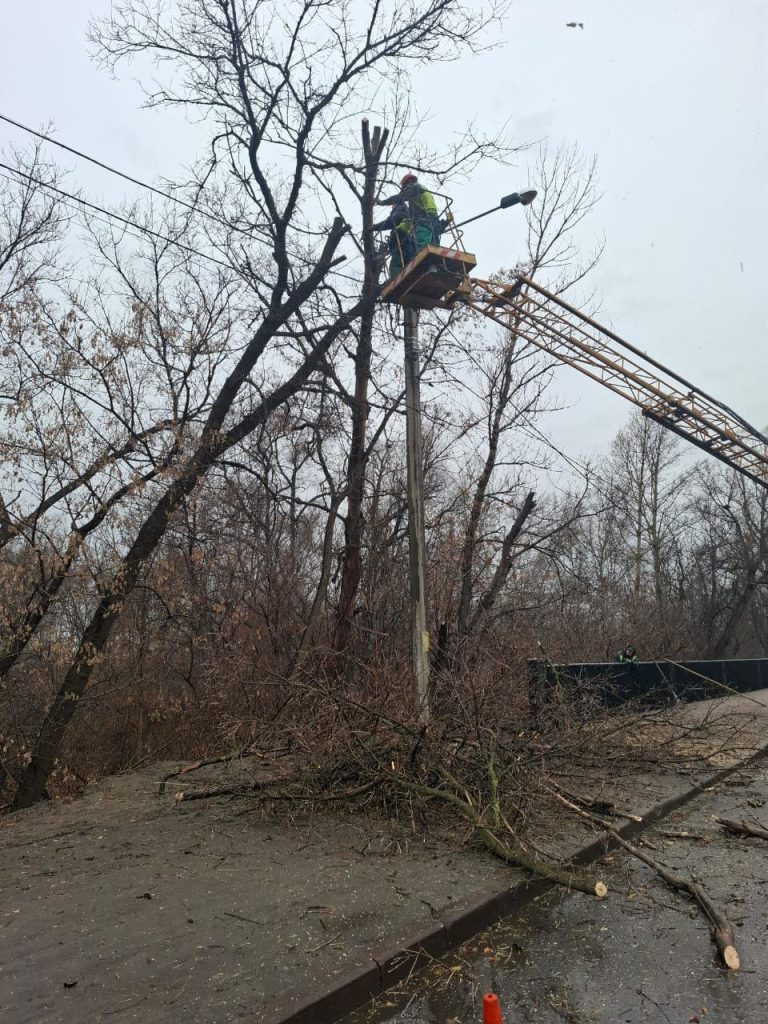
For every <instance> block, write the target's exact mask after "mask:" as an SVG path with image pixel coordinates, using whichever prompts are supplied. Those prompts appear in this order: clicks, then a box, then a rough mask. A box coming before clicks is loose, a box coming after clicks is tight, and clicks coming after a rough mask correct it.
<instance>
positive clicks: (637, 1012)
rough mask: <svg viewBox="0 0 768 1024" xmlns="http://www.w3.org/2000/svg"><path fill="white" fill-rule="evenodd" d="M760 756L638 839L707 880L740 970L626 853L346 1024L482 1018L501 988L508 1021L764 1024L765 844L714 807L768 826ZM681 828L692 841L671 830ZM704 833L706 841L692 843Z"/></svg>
mask: <svg viewBox="0 0 768 1024" xmlns="http://www.w3.org/2000/svg"><path fill="white" fill-rule="evenodd" d="M766 772H767V769H766V766H765V764H764V763H763V764H761V766H760V767H759V768H751V769H748V770H743V771H741V772H739V773H737V774H736V775H734V776H732V777H731V778H729V779H728V780H727V781H726V782H724V783H721V784H719V785H718V786H716V787H715V788H714V789H713V790H711V791H708V792H706V793H705V794H704V795H703V796H702V797H700V798H698V799H697V800H695V801H694V802H693V803H691V804H689V805H688V806H687V807H685V808H683V809H682V810H680V811H678V812H676V813H675V814H673V815H671V816H670V817H669V818H667V819H665V820H664V821H663V822H660V823H659V824H658V826H656V827H655V828H653V829H650V830H649V831H648V832H647V833H645V834H644V841H645V842H647V843H648V844H650V848H648V849H647V852H649V853H650V854H651V856H652V857H654V858H655V859H656V860H659V861H661V862H662V863H664V864H666V865H668V866H669V867H671V868H673V869H674V870H675V871H677V872H678V873H682V874H685V873H687V874H689V875H693V876H694V877H695V878H696V879H697V880H699V881H700V882H702V883H703V884H704V886H705V888H706V889H707V891H708V892H709V894H710V895H711V896H712V897H713V899H714V900H715V902H716V903H717V904H718V905H719V907H720V909H721V910H722V911H724V912H725V913H726V914H727V916H728V917H729V918H730V920H731V923H732V924H733V925H734V930H735V936H736V947H737V949H738V951H739V954H740V957H741V964H742V969H741V970H740V971H738V972H735V973H734V972H730V971H728V970H726V969H725V968H723V967H722V966H720V961H719V958H718V956H717V953H716V950H715V947H714V945H713V943H712V942H711V940H710V937H709V926H708V922H707V921H706V919H705V918H704V917H703V915H702V913H701V911H700V910H699V909H698V907H696V906H695V905H694V904H693V903H692V902H691V901H690V900H688V899H686V898H685V897H684V896H682V895H680V894H678V893H675V892H673V891H672V890H670V889H669V888H668V887H667V886H665V885H664V883H663V882H661V880H660V879H659V878H658V877H657V876H656V875H655V874H654V872H652V871H651V870H650V869H649V868H647V867H646V866H645V865H643V864H641V863H640V862H639V861H637V860H636V859H635V858H632V857H630V856H629V855H628V854H625V853H615V854H613V855H609V857H608V863H607V864H606V865H605V867H604V874H603V877H604V878H605V880H606V882H607V883H608V885H609V890H610V891H609V896H608V898H607V899H605V900H602V901H598V900H596V899H594V898H591V897H588V896H585V895H582V894H581V893H574V894H572V895H566V894H559V893H550V894H548V895H547V896H544V897H542V898H541V899H540V900H539V901H538V902H537V903H535V904H533V905H532V906H530V907H529V908H527V909H526V910H525V911H524V912H522V913H521V914H520V915H519V916H517V917H515V918H513V919H509V920H507V921H505V922H502V923H501V924H500V925H497V926H496V927H495V928H492V929H490V930H488V931H486V932H484V933H482V934H480V935H478V936H476V937H475V938H474V939H472V940H471V941H470V942H469V943H467V944H466V945H465V946H463V947H461V948H460V949H459V950H457V951H456V952H455V953H454V954H452V955H450V956H448V957H446V958H445V959H443V960H440V961H437V960H433V961H430V962H428V963H426V964H425V967H424V968H423V969H422V970H421V971H419V972H418V973H417V974H414V975H413V976H412V977H411V979H410V980H409V981H407V982H405V983H403V984H402V985H401V986H400V987H399V988H398V989H396V990H393V991H390V992H388V993H385V995H383V996H380V997H379V998H378V1000H377V1001H375V1002H374V1003H373V1004H371V1005H369V1006H368V1007H366V1008H364V1009H363V1010H360V1011H358V1013H356V1014H354V1015H352V1016H351V1017H348V1018H346V1019H345V1020H346V1024H353V1022H354V1024H362V1022H365V1024H374V1022H377V1024H378V1022H384V1021H389V1022H393V1024H470V1022H480V1021H481V1019H482V1013H481V1009H480V1005H481V1002H482V995H483V993H484V992H488V991H493V992H496V993H497V994H498V995H499V997H500V999H501V1004H502V1008H503V1010H504V1020H505V1022H506V1024H528V1022H536V1024H550V1022H551V1024H563V1022H566V1024H587V1022H595V1024H657V1022H658V1024H665V1022H668V1024H678V1022H679V1024H685V1022H689V1024H696V1022H699V1024H762V1022H764V1021H768V843H767V842H765V841H762V840H760V839H749V838H740V837H736V836H731V835H726V834H725V833H724V832H723V831H722V829H721V828H720V827H719V826H718V825H717V824H716V823H715V822H714V821H713V815H720V816H723V817H730V818H737V819H740V820H744V819H746V820H751V821H752V823H753V824H756V823H758V822H759V823H761V824H762V826H763V827H766V824H767V823H768V776H767V774H766ZM680 832H687V833H690V834H691V835H692V836H693V837H694V838H680V837H678V836H675V835H673V834H674V833H680ZM695 837H700V838H695Z"/></svg>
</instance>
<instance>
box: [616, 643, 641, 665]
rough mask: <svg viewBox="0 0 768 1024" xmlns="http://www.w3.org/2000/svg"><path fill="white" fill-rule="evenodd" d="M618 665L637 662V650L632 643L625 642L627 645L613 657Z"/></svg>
mask: <svg viewBox="0 0 768 1024" xmlns="http://www.w3.org/2000/svg"><path fill="white" fill-rule="evenodd" d="M613 660H614V661H616V662H618V663H619V664H620V665H636V664H637V652H636V651H635V648H634V646H633V644H627V646H626V647H625V648H624V649H623V650H621V651H619V652H618V653H617V654H616V656H615V657H614V659H613Z"/></svg>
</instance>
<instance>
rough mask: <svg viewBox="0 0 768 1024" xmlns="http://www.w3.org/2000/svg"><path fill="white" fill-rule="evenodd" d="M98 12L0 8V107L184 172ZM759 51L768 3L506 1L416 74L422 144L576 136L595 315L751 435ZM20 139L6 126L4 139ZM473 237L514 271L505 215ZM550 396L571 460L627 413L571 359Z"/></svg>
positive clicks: (41, 4)
mask: <svg viewBox="0 0 768 1024" xmlns="http://www.w3.org/2000/svg"><path fill="white" fill-rule="evenodd" d="M470 2H471V0H470ZM109 7H110V2H109V0H64V2H62V0H24V2H19V0H0V11H1V12H2V21H1V22H0V24H1V25H2V30H1V31H0V112H2V113H4V114H7V115H8V116H10V117H14V118H16V119H18V120H21V121H24V122H26V123H29V124H31V125H33V126H35V127H39V126H41V125H43V124H45V123H47V122H49V121H52V122H53V123H54V124H55V127H56V133H57V135H58V137H59V138H60V139H61V140H62V141H64V142H67V143H69V144H70V145H73V146H76V147H78V148H82V149H84V150H85V151H86V152H90V153H92V154H93V155H96V156H99V157H100V158H101V159H103V160H105V161H106V162H108V163H112V164H114V165H115V166H117V167H119V168H121V169H123V170H125V171H127V172H129V173H133V174H135V175H137V176H138V177H141V178H145V179H146V178H148V179H150V180H156V179H159V178H161V177H163V176H165V177H167V178H171V179H172V178H174V177H176V178H183V177H184V167H185V165H188V164H189V163H190V162H191V161H192V159H193V158H194V156H195V155H196V153H197V151H198V149H199V147H200V146H201V144H202V143H203V140H204V136H203V134H202V133H201V130H200V128H199V127H194V126H191V125H188V124H187V123H186V122H185V121H184V120H183V118H182V117H181V116H180V115H179V114H178V113H169V112H157V111H152V112H148V111H146V110H142V109H141V101H142V95H141V92H140V89H139V87H138V85H137V84H136V83H135V82H134V81H132V80H131V79H130V77H129V69H128V68H124V69H123V70H122V72H121V74H122V76H123V77H122V79H121V80H119V81H114V80H112V79H111V78H110V77H109V75H108V74H107V73H105V72H104V71H102V70H100V69H99V68H98V67H97V66H96V65H95V63H94V62H93V61H92V59H91V58H90V55H89V46H88V43H87V41H86V28H87V24H88V20H89V18H90V17H91V16H93V15H99V14H104V13H107V12H108V10H109ZM569 21H577V22H583V23H584V28H583V30H582V29H578V28H576V29H573V28H568V27H566V22H569ZM767 53H768V0H730V2H728V3H725V2H724V0H685V2H679V3H673V2H670V0H644V2H643V3H637V4H630V3H617V2H616V0H568V2H566V0H516V3H515V4H514V6H513V8H512V14H511V16H510V17H509V19H508V21H507V24H506V26H505V29H504V32H503V45H502V46H501V47H500V48H499V49H497V50H495V51H493V52H491V53H488V54H485V55H481V56H478V57H474V58H472V59H467V60H465V61H463V62H461V63H460V64H449V65H434V66H432V67H431V68H429V69H426V70H425V71H424V72H423V73H421V74H420V76H419V78H418V80H417V82H416V83H415V91H416V98H417V101H418V103H419V105H420V107H421V108H422V109H423V110H424V111H425V112H426V111H429V112H430V114H431V117H430V119H429V120H428V121H427V122H426V127H425V130H426V131H427V133H428V135H429V136H430V137H431V138H432V139H433V140H437V139H438V138H439V137H440V135H441V134H443V133H449V132H452V131H454V130H455V129H456V128H457V127H458V126H460V125H461V124H463V123H464V122H466V121H469V120H475V121H477V122H478V124H479V125H481V126H482V127H485V128H487V129H491V128H493V127H494V126H498V125H501V124H502V123H504V122H505V121H507V120H510V119H511V125H512V128H513V130H514V134H515V138H516V141H518V142H520V143H533V142H536V141H538V140H542V139H547V140H548V141H549V142H550V143H551V144H552V145H553V146H556V145H558V144H560V143H562V142H566V143H578V144H579V145H580V146H581V148H582V149H583V150H584V151H585V152H586V153H587V154H588V155H592V154H594V155H595V156H596V157H597V159H598V167H599V177H600V188H601V191H602V193H603V198H602V200H601V202H600V204H599V206H598V207H597V208H596V210H595V212H594V213H593V214H592V216H591V218H590V220H589V221H588V222H587V223H585V225H584V234H583V238H584V242H585V244H586V245H587V246H589V244H590V243H591V242H592V240H593V239H594V238H595V237H597V236H601V235H603V236H604V237H605V241H606V249H605V254H604V256H603V259H602V262H601V264H600V266H599V268H598V270H597V271H596V272H595V276H594V282H593V283H594V285H595V286H596V288H597V292H598V297H599V300H600V313H599V315H598V319H600V320H602V321H603V322H604V323H606V324H607V325H609V326H612V327H613V328H614V329H615V330H616V331H617V332H618V333H619V334H621V335H622V336H623V337H625V338H626V339H627V340H628V341H631V342H633V343H634V344H635V345H637V346H639V347H640V348H642V349H644V350H646V351H647V352H648V353H650V354H652V355H654V356H655V357H656V358H658V359H660V360H661V361H663V362H665V363H667V364H668V365H670V366H671V367H672V368H673V369H675V370H676V371H678V372H679V373H681V374H682V375H683V376H685V377H687V378H689V379H690V380H692V381H693V383H695V384H696V385H698V386H699V387H701V388H702V389H704V390H706V391H709V392H710V393H712V394H714V395H716V396H717V397H719V398H720V399H722V400H723V401H725V402H727V403H728V404H730V405H732V406H733V407H734V408H735V409H737V411H739V412H740V413H741V414H742V415H743V416H745V417H746V418H747V419H749V420H751V421H752V422H754V423H755V424H756V425H757V426H760V427H764V426H766V425H767V424H768V402H767V401H766V391H767V390H768V350H767V348H766V334H767V333H768V332H766V326H767V324H768V314H767V313H766V303H767V302H768V294H767V293H768V280H766V269H768V268H767V262H766V259H765V256H764V250H765V235H766V229H767V228H768V144H767V143H766V128H765V122H766V112H767V111H768V81H767V74H766V61H767ZM23 142H24V137H23V135H21V133H19V132H16V131H14V130H13V129H11V128H10V127H8V126H7V125H5V124H2V123H0V145H5V144H6V143H15V144H21V143H23ZM520 159H521V164H523V163H524V161H525V157H524V156H521V158H520ZM68 166H71V167H73V168H74V170H75V174H74V175H73V178H72V181H76V182H77V183H78V184H80V185H81V186H82V187H83V190H84V193H85V194H86V195H90V196H92V197H94V198H96V199H97V200H100V199H106V200H108V201H109V202H112V203H115V202H117V201H118V200H120V199H121V198H122V197H123V196H124V195H128V196H130V195H131V194H132V193H131V192H130V190H129V186H127V185H125V187H124V186H123V184H122V183H121V182H120V181H119V180H118V179H114V178H112V177H111V176H110V175H107V174H104V173H101V172H98V171H96V170H95V169H93V168H92V167H89V166H88V165H83V164H77V163H76V162H75V161H72V162H71V163H69V164H68ZM529 184H530V185H532V186H534V187H535V185H536V182H535V181H529V180H527V179H525V176H524V174H523V170H522V167H521V169H520V171H519V172H517V173H516V172H514V171H509V170H506V171H502V170H500V169H499V168H498V167H488V168H487V169H485V170H484V171H482V172H480V173H478V174H477V175H476V176H475V178H474V179H473V181H472V182H471V183H469V184H466V185H462V186H461V187H458V188H456V189H455V196H456V200H457V206H458V208H459V210H460V211H461V212H466V214H467V215H469V214H471V213H474V212H477V211H479V210H481V209H484V208H486V207H487V206H488V205H490V203H489V202H488V199H489V197H493V198H495V197H496V196H501V195H502V194H504V193H506V192H509V191H511V190H512V189H515V188H522V187H524V186H527V185H529ZM126 189H128V191H126ZM518 218H519V219H518ZM467 242H468V247H469V248H470V249H471V250H472V251H474V252H475V253H477V255H478V259H479V263H480V266H479V268H478V269H479V270H481V271H483V272H486V273H491V272H492V271H493V270H494V269H495V268H497V267H498V266H500V265H506V266H509V265H511V264H514V263H515V261H516V260H517V259H518V258H519V257H520V256H521V255H522V244H523V225H522V218H521V217H520V213H519V210H514V209H513V210H511V211H507V212H506V213H500V214H498V215H497V217H495V218H488V219H487V220H485V221H483V222H480V223H479V224H478V225H476V226H474V227H473V228H472V229H471V234H468V236H467ZM557 389H558V392H559V395H560V396H561V397H562V399H563V400H564V401H566V402H567V403H568V404H569V405H570V406H571V407H570V408H569V409H568V410H567V411H566V412H561V413H558V414H556V415H555V416H553V417H552V420H551V423H550V424H548V426H549V428H550V431H551V433H552V434H553V436H554V437H555V439H556V440H557V442H558V443H559V444H560V445H561V446H563V447H564V448H565V449H566V450H567V451H568V452H569V454H571V455H572V456H574V457H583V456H586V455H589V454H592V453H596V452H598V451H600V450H605V447H606V445H607V442H608V441H609V440H610V438H611V437H612V436H613V434H614V433H615V431H616V429H617V428H618V427H619V426H621V424H622V423H623V422H624V420H625V419H626V416H627V412H628V407H627V406H626V404H625V403H623V402H622V401H621V400H620V399H618V398H616V397H614V396H613V395H611V394H610V393H609V392H608V391H606V390H605V389H603V388H601V387H599V386H598V385H596V384H592V383H591V382H590V381H588V380H587V379H585V378H581V377H580V376H579V375H578V374H576V373H575V371H571V370H569V369H567V368H564V369H563V370H562V371H561V372H560V373H559V374H558V378H557Z"/></svg>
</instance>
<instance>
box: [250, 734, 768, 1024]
mask: <svg viewBox="0 0 768 1024" xmlns="http://www.w3.org/2000/svg"><path fill="white" fill-rule="evenodd" d="M767 755H768V744H766V745H765V746H763V747H761V748H760V749H759V750H757V751H755V752H754V753H753V754H750V755H749V757H746V758H744V759H743V760H741V761H738V762H737V763H736V764H733V765H730V766H729V767H728V768H721V769H720V770H719V771H717V772H714V773H713V774H712V775H711V776H709V777H707V778H706V779H703V780H701V781H699V782H696V783H694V784H691V785H690V786H689V787H688V788H687V789H685V790H683V791H681V792H679V793H677V794H676V795H675V796H673V797H669V798H667V799H666V800H660V801H659V802H658V803H657V804H654V805H653V806H652V807H651V808H650V810H648V811H646V813H645V815H644V816H643V820H642V821H639V822H638V821H628V822H627V823H626V824H625V825H623V826H622V827H621V828H619V829H618V830H617V831H618V832H619V835H621V836H622V837H623V838H624V839H632V838H633V837H634V836H637V835H640V834H641V833H642V832H644V831H645V830H646V829H648V828H650V827H651V826H652V825H655V824H656V823H657V822H659V821H662V820H663V819H664V818H666V817H667V816H668V815H670V814H672V812H673V811H676V810H677V809H678V808H680V807H684V806H685V805H686V804H687V803H690V801H691V800H695V799H696V797H697V796H700V795H701V793H702V792H703V791H704V790H706V789H708V788H709V787H711V786H715V785H717V784H718V783H720V782H722V781H723V780H724V779H727V778H728V777H729V776H731V775H733V774H735V773H736V772H738V771H741V770H742V769H744V768H748V767H749V766H750V765H752V764H754V763H755V762H757V761H760V760H761V759H762V758H764V757H766V756H767ZM615 846H616V843H615V841H612V840H610V838H604V839H595V840H592V842H590V843H587V844H585V845H584V846H582V847H581V848H580V849H579V850H578V851H577V852H576V853H575V854H574V855H573V856H572V857H571V858H570V860H571V862H572V863H574V864H578V865H580V866H582V867H585V866H587V865H589V864H593V863H594V862H595V861H596V860H597V859H598V858H599V857H601V856H603V854H604V853H605V852H606V851H607V850H610V849H611V848H613V847H615ZM556 887H557V883H556V882H549V881H547V880H546V879H543V878H531V879H526V880H524V881H521V882H517V883H516V884H515V885H513V886H511V887H509V888H505V889H502V890H500V891H498V892H493V893H490V894H488V893H486V894H485V895H483V896H482V897H480V898H478V899H477V900H475V901H473V902H470V903H468V904H466V905H465V906H463V907H462V908H461V909H459V910H455V911H453V912H449V913H445V914H441V915H440V917H439V920H437V921H436V922H435V924H434V925H433V926H432V927H431V928H428V929H427V930H426V931H421V932H419V933H418V934H415V935H413V937H412V938H411V939H410V940H409V941H407V942H404V943H398V944H397V945H396V946H392V945H390V946H382V947H381V948H380V949H379V950H375V951H374V952H373V954H372V955H371V959H370V962H369V963H368V964H365V965H363V966H361V967H358V968H357V969H356V970H354V971H352V972H350V973H349V974H347V975H345V976H344V977H342V978H339V979H338V981H336V982H335V983H334V985H333V987H332V988H330V989H325V990H324V991H322V992H315V993H313V994H312V995H310V996H306V997H304V998H303V999H301V1000H298V1001H296V1002H294V1001H293V998H292V997H291V996H282V997H280V998H279V999H276V1000H273V1001H272V1002H270V1003H268V1004H267V1005H266V1006H264V1007H262V1008H261V1009H260V1010H259V1011H258V1016H259V1019H260V1020H262V1021H263V1022H264V1024H335V1022H336V1021H338V1020H339V1018H340V1017H342V1016H343V1015H344V1014H347V1013H351V1012H352V1011H353V1010H357V1009H359V1008H360V1007H361V1006H363V1005H364V1004H365V1003H367V1002H368V1000H369V999H371V998H373V997H374V996H377V995H381V994H382V993H383V992H386V990H387V989H388V988H391V987H392V986H393V985H395V984H397V982H398V981H400V980H401V979H402V978H404V977H407V976H408V975H409V974H410V973H412V972H413V971H414V970H417V969H418V966H419V960H420V959H421V958H423V957H424V955H428V956H430V957H434V956H441V955H442V954H444V953H447V952H449V951H450V950H452V949H455V948H456V947H457V946H460V945H461V944H462V943H463V942H466V941H467V939H470V938H472V936H473V935H477V933H478V932H481V931H483V930H484V929H485V928H489V927H490V926H491V925H493V924H496V922H497V921H500V920H501V919H502V918H503V917H509V916H510V915H512V914H515V913H517V912H519V911H520V910H522V909H523V908H525V907H526V906H528V905H529V904H530V903H531V902H532V901H533V900H535V899H538V898H539V897H540V896H543V895H544V893H546V892H548V891H549V890H550V889H553V888H556Z"/></svg>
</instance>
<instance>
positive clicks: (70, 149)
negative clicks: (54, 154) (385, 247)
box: [0, 113, 360, 284]
mask: <svg viewBox="0 0 768 1024" xmlns="http://www.w3.org/2000/svg"><path fill="white" fill-rule="evenodd" d="M0 121H5V122H6V124H10V125H13V126H14V128H19V129H21V131H24V132H27V133H28V134H29V135H33V136H34V137H35V138H37V139H41V140H42V141H43V142H48V143H50V144H51V145H52V146H58V147H59V149H63V150H65V151H66V152H67V153H72V154H73V155H74V156H77V157H80V158H81V159H83V160H87V161H88V162H89V163H92V164H94V165H95V166H96V167H101V168H102V170H105V171H109V173H110V174H116V175H117V176H118V177H120V178H123V179H124V180H125V181H130V182H131V184H133V185H138V186H139V187H140V188H145V189H148V190H149V191H150V192H154V193H155V195H158V196H162V198H163V199H167V200H169V201H170V202H173V203H178V204H179V205H180V206H183V207H184V208H185V209H187V210H190V211H191V212H192V213H195V214H198V215H199V216H202V217H205V218H207V219H208V220H210V221H212V222H213V223H214V224H218V225H220V226H221V227H223V228H226V230H228V231H235V232H237V233H238V234H241V235H246V236H247V237H248V238H250V237H251V236H252V233H253V232H254V231H257V230H262V231H263V229H258V228H256V227H254V228H252V229H251V230H248V229H246V228H240V227H237V226H236V225H234V224H229V223H228V222H227V221H225V220H223V219H222V218H221V217H216V216H214V215H213V214H211V213H208V212H207V211H206V210H201V209H200V208H199V207H197V206H195V205H194V204H193V203H188V202H187V201H186V200H185V199H180V198H179V197H178V196H175V195H173V194H172V193H170V192H164V191H163V190H162V189H159V188H157V187H156V186H155V185H150V184H149V182H146V181H143V180H142V179H141V178H136V177H134V176H133V175H131V174H127V173H126V172H125V171H121V170H119V169H118V168H117V167H113V166H112V165H111V164H108V163H105V162H104V161H103V160H99V159H98V158H97V157H95V156H90V155H89V154H88V153H85V152H83V151H82V150H80V149H76V148H75V147H74V146H69V145H67V144H66V143H64V142H60V141H59V140H58V139H55V138H54V137H53V136H52V135H46V134H45V133H44V132H39V131H37V130H36V129H34V128H30V127H29V125H26V124H22V122H21V121H16V120H15V119H14V118H12V117H8V115H7V114H3V113H0ZM42 184H44V183H42ZM77 201H78V202H84V201H83V200H77ZM85 205H88V204H87V203H86V204H85ZM91 205H93V204H91ZM102 212H103V213H106V214H107V216H116V217H117V216H118V215H117V214H111V213H109V211H106V210H102ZM139 230H141V231H147V232H148V233H149V234H153V232H152V231H150V230H149V229H148V228H140V229H139ZM158 237H162V236H158ZM166 240H167V239H166ZM174 244H181V243H174ZM193 251H196V250H193ZM198 255H199V256H203V258H205V259H213V260H214V262H218V263H220V262H221V261H219V260H215V257H211V256H205V255H204V254H203V253H198ZM359 256H360V254H359V253H358V254H357V256H355V257H352V259H356V258H359ZM222 265H226V264H222ZM335 273H336V275H337V276H338V277H343V278H345V279H346V280H347V281H353V282H354V283H355V284H359V279H358V278H355V277H351V276H350V275H348V274H342V273H340V272H339V271H335Z"/></svg>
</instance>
